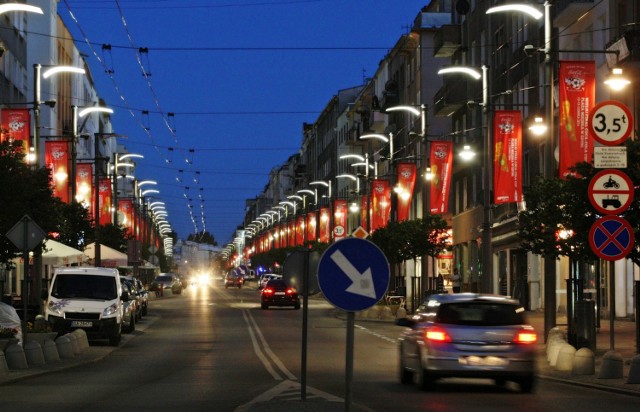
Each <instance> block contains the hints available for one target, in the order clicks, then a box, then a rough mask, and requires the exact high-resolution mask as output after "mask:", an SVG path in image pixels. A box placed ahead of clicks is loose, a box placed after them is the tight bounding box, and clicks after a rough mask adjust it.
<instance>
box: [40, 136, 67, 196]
mask: <svg viewBox="0 0 640 412" xmlns="http://www.w3.org/2000/svg"><path fill="white" fill-rule="evenodd" d="M44 159H45V160H44V161H45V164H46V166H47V168H48V169H49V170H50V172H51V180H52V182H51V184H52V189H53V195H54V196H56V197H58V198H60V200H62V201H63V202H65V203H69V144H68V143H67V142H64V141H52V142H45V144H44Z"/></svg>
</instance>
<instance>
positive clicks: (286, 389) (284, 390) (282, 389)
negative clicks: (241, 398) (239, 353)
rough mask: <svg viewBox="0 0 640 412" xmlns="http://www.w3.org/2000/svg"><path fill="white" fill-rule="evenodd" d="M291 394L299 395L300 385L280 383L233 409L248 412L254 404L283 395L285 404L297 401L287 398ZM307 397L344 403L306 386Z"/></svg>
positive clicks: (297, 383)
mask: <svg viewBox="0 0 640 412" xmlns="http://www.w3.org/2000/svg"><path fill="white" fill-rule="evenodd" d="M292 392H297V393H300V383H299V382H293V381H289V380H285V381H282V382H280V383H279V384H277V385H276V386H274V387H273V388H271V389H269V390H268V391H266V392H264V393H263V394H261V395H259V396H257V397H255V398H253V399H252V400H250V401H249V402H247V403H245V404H244V405H240V406H238V407H237V408H236V409H235V412H244V411H248V410H250V409H251V407H252V406H253V405H254V404H256V403H261V402H269V401H272V400H273V399H274V398H276V397H278V396H282V395H284V398H283V399H282V400H283V401H285V402H286V401H293V400H299V399H300V397H297V398H296V399H294V398H293V397H291V396H289V394H290V393H292ZM307 397H308V398H321V399H324V400H325V401H328V402H344V399H342V398H339V397H337V396H334V395H331V394H330V393H327V392H323V391H320V390H318V389H314V388H311V387H309V386H307Z"/></svg>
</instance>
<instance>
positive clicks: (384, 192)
mask: <svg viewBox="0 0 640 412" xmlns="http://www.w3.org/2000/svg"><path fill="white" fill-rule="evenodd" d="M371 197H372V208H373V211H372V216H371V233H373V231H374V230H376V229H377V228H379V227H385V226H386V225H387V223H388V222H389V217H391V190H390V188H389V181H388V180H382V179H374V180H373V182H371Z"/></svg>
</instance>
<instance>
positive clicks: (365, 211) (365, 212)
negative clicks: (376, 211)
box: [360, 195, 371, 228]
mask: <svg viewBox="0 0 640 412" xmlns="http://www.w3.org/2000/svg"><path fill="white" fill-rule="evenodd" d="M370 214H371V210H370V209H369V199H367V195H364V196H362V198H361V199H360V225H361V226H362V227H363V228H366V227H367V221H368V219H369V215H370Z"/></svg>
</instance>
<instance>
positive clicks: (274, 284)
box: [267, 279, 287, 289]
mask: <svg viewBox="0 0 640 412" xmlns="http://www.w3.org/2000/svg"><path fill="white" fill-rule="evenodd" d="M267 286H268V287H270V288H276V289H284V288H286V287H287V284H286V283H284V280H279V279H272V280H270V281H269V282H267Z"/></svg>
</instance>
